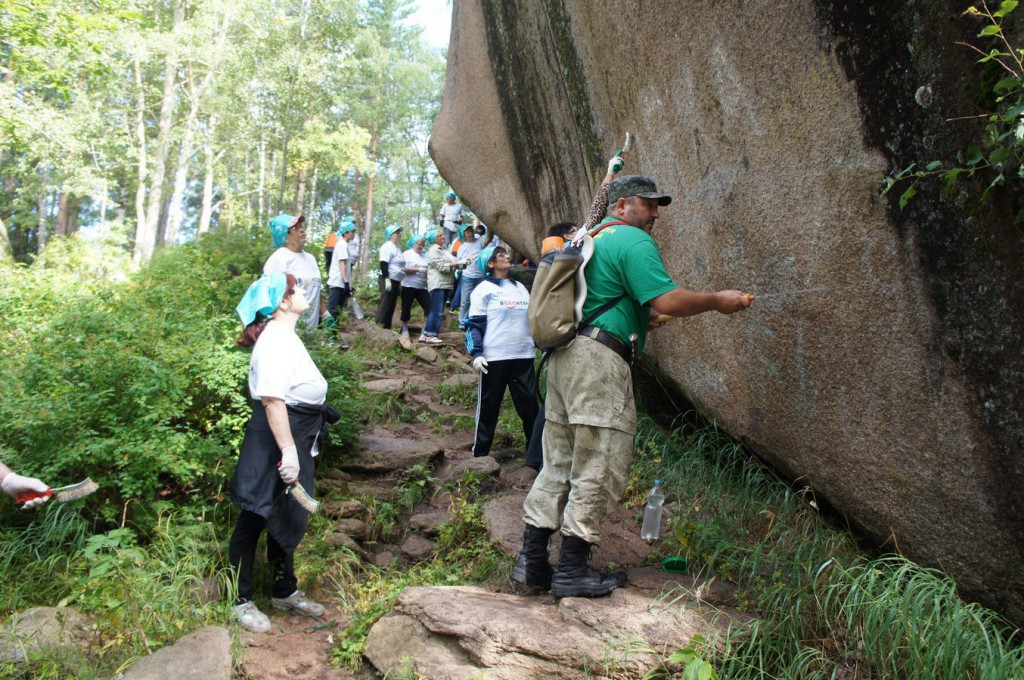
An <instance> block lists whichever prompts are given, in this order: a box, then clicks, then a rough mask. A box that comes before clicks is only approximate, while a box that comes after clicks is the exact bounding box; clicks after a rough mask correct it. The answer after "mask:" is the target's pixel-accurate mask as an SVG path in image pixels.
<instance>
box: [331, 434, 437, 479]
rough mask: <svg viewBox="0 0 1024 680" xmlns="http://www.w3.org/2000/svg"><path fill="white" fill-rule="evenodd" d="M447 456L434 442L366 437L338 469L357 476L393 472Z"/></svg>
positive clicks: (429, 462) (426, 463)
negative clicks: (355, 473)
mask: <svg viewBox="0 0 1024 680" xmlns="http://www.w3.org/2000/svg"><path fill="white" fill-rule="evenodd" d="M442 455H444V450H443V449H442V448H440V447H438V446H437V445H436V444H434V443H432V442H424V441H422V440H416V439H393V438H390V437H363V438H362V439H360V440H359V447H358V449H357V450H356V451H355V452H354V453H352V454H351V455H349V456H348V457H346V458H345V460H343V461H341V462H340V463H339V464H338V465H339V467H341V468H342V469H343V470H348V471H354V472H391V471H393V470H405V469H406V468H410V467H412V466H414V465H429V464H431V463H433V462H434V461H435V460H437V459H438V458H439V457H441V456H442Z"/></svg>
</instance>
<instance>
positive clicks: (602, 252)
mask: <svg viewBox="0 0 1024 680" xmlns="http://www.w3.org/2000/svg"><path fill="white" fill-rule="evenodd" d="M613 221H616V219H615V218H614V217H606V218H605V219H604V220H602V221H601V224H604V223H605V222H613ZM598 226H600V225H598ZM584 276H585V278H586V280H587V299H586V302H584V303H583V318H584V319H589V318H590V317H591V315H593V314H594V313H595V312H597V310H598V309H600V308H601V306H602V305H604V304H606V303H608V302H610V301H611V300H614V299H615V298H617V297H619V296H620V295H622V294H623V293H625V295H626V297H625V298H623V299H622V300H620V301H619V302H618V303H617V304H616V305H615V306H614V307H612V308H611V309H609V310H608V311H606V312H605V313H604V314H602V315H601V316H600V317H598V318H597V319H595V320H594V321H593V322H592V323H591V325H593V326H597V327H598V328H601V329H603V330H605V331H607V332H609V333H611V334H612V335H614V336H615V337H617V338H618V339H619V340H622V342H624V343H625V344H626V346H629V336H630V335H631V334H633V333H636V334H637V354H638V356H639V354H642V353H643V351H644V344H645V342H646V341H647V324H648V323H650V314H651V306H650V304H648V303H649V302H650V301H651V300H653V299H654V298H656V297H658V296H659V295H661V294H662V293H667V292H669V291H670V290H674V289H675V288H677V287H678V286H676V284H675V283H673V282H672V279H671V278H670V277H669V275H668V272H667V271H665V263H664V262H662V260H661V253H659V252H658V246H657V245H655V243H654V239H653V238H651V236H650V234H648V233H647V232H646V231H644V230H643V229H640V228H638V227H630V226H625V225H615V226H612V227H605V228H604V229H602V230H601V231H600V232H598V233H597V235H596V236H594V254H593V256H592V257H591V258H590V261H589V262H587V268H586V270H585V271H584Z"/></svg>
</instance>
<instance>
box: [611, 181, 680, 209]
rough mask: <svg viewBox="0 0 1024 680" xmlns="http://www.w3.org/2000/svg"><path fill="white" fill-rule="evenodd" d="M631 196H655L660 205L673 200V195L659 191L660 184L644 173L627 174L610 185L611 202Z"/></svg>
mask: <svg viewBox="0 0 1024 680" xmlns="http://www.w3.org/2000/svg"><path fill="white" fill-rule="evenodd" d="M631 196H640V197H641V198H653V199H656V200H657V201H658V205H668V204H669V203H671V202H672V197H671V196H669V195H668V194H662V193H659V192H658V186H657V185H656V184H655V183H654V180H653V179H651V178H650V177H644V176H643V175H626V176H625V177H619V178H618V179H616V180H615V181H613V182H612V183H611V184H609V185H608V202H609V203H614V202H615V201H617V200H619V199H620V198H630V197H631Z"/></svg>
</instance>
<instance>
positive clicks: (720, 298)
mask: <svg viewBox="0 0 1024 680" xmlns="http://www.w3.org/2000/svg"><path fill="white" fill-rule="evenodd" d="M621 167H622V159H621V158H619V157H616V158H613V159H612V160H611V161H610V163H609V171H608V175H607V176H606V177H605V181H604V182H603V183H602V186H601V191H600V192H599V195H598V198H597V199H596V200H595V206H597V207H596V208H595V210H596V213H595V215H594V216H592V220H588V222H587V223H585V224H584V228H586V227H590V226H591V224H592V222H595V221H597V219H599V220H600V221H599V222H598V223H597V224H596V226H595V227H594V228H593V229H590V230H588V231H587V233H588V237H587V238H592V245H593V251H592V255H591V256H590V259H589V261H588V263H587V266H586V268H585V270H584V278H585V282H586V296H585V299H583V300H582V318H583V319H585V320H586V323H585V324H583V325H582V327H580V328H579V329H578V332H577V334H576V336H575V337H574V338H573V339H572V340H571V341H569V342H568V343H567V344H565V345H563V346H561V347H559V348H557V349H555V350H553V351H552V352H551V355H550V359H549V361H548V378H547V394H546V397H545V399H544V402H543V409H542V408H541V407H540V405H539V403H538V398H537V395H536V392H535V389H536V387H535V386H536V383H537V375H536V370H535V354H536V350H535V345H534V341H533V338H532V336H531V333H530V327H529V322H528V318H527V313H528V309H529V306H530V292H529V291H528V290H527V288H526V287H525V286H524V285H523V284H521V283H519V282H518V281H515V280H514V279H512V278H510V276H509V274H510V271H511V268H512V261H511V259H510V257H509V253H508V251H507V250H506V248H505V247H504V246H502V245H500V244H496V243H495V242H494V241H493V235H492V234H491V233H490V232H489V230H487V228H486V227H484V228H483V229H482V233H479V234H478V233H477V229H476V225H466V226H464V227H463V226H462V224H461V222H462V220H463V217H462V215H463V213H462V208H461V206H460V205H459V204H458V203H457V202H456V200H455V198H456V197H455V195H454V194H453V193H449V194H448V195H447V196H446V202H445V206H444V208H443V209H442V211H441V215H440V222H441V223H440V225H439V227H438V228H437V229H433V230H430V231H428V232H426V233H423V234H416V235H413V236H412V237H410V238H408V239H407V240H406V241H405V242H404V246H405V248H404V249H403V248H402V245H403V242H402V238H403V229H402V227H400V226H391V227H389V228H387V229H386V230H385V238H386V240H385V242H384V244H383V246H382V247H381V249H380V258H379V264H380V279H379V280H380V292H381V300H380V304H379V306H378V308H377V314H376V321H377V323H378V324H380V325H381V326H384V327H385V328H390V327H391V324H392V317H393V315H394V311H395V307H396V305H397V303H398V301H399V300H401V302H402V306H401V316H400V318H401V322H402V332H403V335H406V336H407V335H408V332H409V325H408V324H409V320H410V314H411V310H412V307H413V304H414V303H415V304H419V305H420V307H421V308H422V309H423V312H424V314H425V317H426V320H425V323H424V326H423V331H422V334H421V337H420V340H421V341H422V342H425V343H428V344H434V343H439V342H440V339H439V338H438V335H439V333H440V330H441V326H442V320H443V312H444V307H445V304H446V302H447V301H448V300H450V298H449V296H450V295H451V294H452V293H453V292H454V291H455V290H459V291H460V292H461V301H460V304H459V306H458V308H459V322H460V326H461V327H462V328H463V329H464V331H465V342H466V350H467V352H468V353H469V355H470V356H471V357H472V365H473V368H474V369H476V370H477V371H478V372H479V382H478V400H477V411H476V423H475V425H476V427H475V432H474V442H473V455H474V456H486V455H489V454H490V451H491V447H492V444H493V441H494V434H495V428H496V425H497V420H498V415H499V410H500V406H501V403H502V400H503V398H504V394H505V391H506V390H508V391H509V392H510V393H511V397H512V402H513V405H514V407H515V409H516V412H517V413H518V415H519V418H520V420H521V421H522V427H523V434H524V437H525V439H526V442H527V456H526V463H527V464H528V465H529V466H530V467H533V468H534V469H536V470H538V471H539V472H538V474H537V477H536V479H535V480H534V482H533V485H532V487H531V489H530V491H529V494H528V495H527V497H526V500H525V502H524V504H523V520H524V525H525V526H524V531H523V542H522V548H521V550H520V551H519V553H518V555H517V558H516V561H515V564H514V567H513V570H512V578H513V580H515V581H516V582H518V583H521V584H524V585H527V586H530V587H534V588H542V589H550V590H551V593H552V594H553V595H555V596H556V597H578V596H582V597H598V596H602V595H606V594H608V593H610V592H611V591H613V590H614V589H616V588H618V587H621V586H623V585H624V584H625V582H626V577H625V574H624V572H615V573H611V574H605V573H601V572H599V571H597V570H594V569H592V568H591V567H590V566H589V564H588V560H589V556H590V551H591V549H592V547H593V546H594V545H596V544H598V543H599V542H600V540H601V526H602V523H603V522H604V520H605V519H606V517H607V516H608V514H609V513H610V512H611V511H612V510H613V508H614V507H615V506H616V504H617V503H618V502H619V501H620V500H621V498H622V495H623V493H624V491H625V488H626V484H627V481H628V478H629V470H630V466H631V463H632V459H633V438H634V436H635V433H636V420H637V416H636V405H635V401H634V394H633V379H632V378H633V370H634V367H635V365H636V361H637V359H638V358H639V356H640V355H641V354H642V353H643V351H644V348H645V346H646V341H647V333H648V331H650V330H653V329H655V328H658V327H659V326H660V325H661V323H660V322H659V320H658V317H659V316H661V315H668V316H673V317H686V316H693V315H696V314H701V313H704V312H709V311H716V312H719V313H722V314H732V313H735V312H739V311H742V310H744V309H746V308H747V307H749V305H750V303H751V299H750V298H749V297H748V296H746V295H745V294H743V293H742V292H741V291H739V290H722V291H718V292H714V293H699V292H694V291H691V290H688V289H686V288H683V287H681V286H678V285H677V284H676V283H674V282H673V281H672V279H671V277H670V276H669V274H668V272H667V271H666V269H665V265H664V263H663V261H662V258H661V254H660V252H659V250H658V246H657V245H656V243H655V241H654V239H653V237H652V231H653V229H654V226H655V223H656V221H657V220H658V218H659V217H660V210H661V209H662V208H664V207H666V206H668V205H670V204H671V203H672V198H671V196H669V195H668V194H665V193H662V192H661V191H659V189H658V187H657V185H656V183H655V182H654V181H653V180H651V179H649V178H647V177H643V176H638V175H632V176H625V177H618V178H616V174H617V173H618V171H619V169H621ZM593 218H596V219H593ZM269 226H270V231H271V235H272V239H273V244H274V246H276V248H277V249H276V250H275V251H274V252H273V253H272V254H271V255H270V257H269V258H268V260H267V261H266V264H265V266H264V270H263V275H262V276H261V277H260V278H259V279H258V280H257V281H255V282H254V283H253V284H252V285H251V286H250V287H249V289H248V290H247V292H246V294H245V296H244V297H243V298H242V300H241V301H240V302H239V304H238V306H237V308H236V311H237V313H238V316H239V319H240V320H241V323H242V331H241V333H240V335H239V338H238V340H237V344H238V345H241V346H243V347H251V348H252V356H251V359H250V365H249V381H248V387H249V394H250V396H251V399H252V402H251V405H252V414H251V417H250V420H249V422H248V424H247V425H246V429H245V437H244V441H243V443H242V447H241V451H240V455H239V459H238V463H237V466H236V469H235V472H234V475H233V477H232V481H231V499H232V502H233V503H234V504H235V505H236V506H238V508H239V510H240V513H239V517H238V521H237V524H236V526H235V528H234V531H233V533H232V536H231V540H230V547H229V552H228V556H229V561H230V563H231V565H232V567H233V569H234V570H235V572H236V575H237V582H238V593H237V600H236V602H235V607H234V614H235V617H236V618H237V620H238V621H239V622H240V624H241V625H242V626H243V627H245V628H246V629H248V630H250V631H254V632H266V631H268V630H269V629H270V621H269V619H268V618H267V616H266V615H265V614H263V613H262V612H261V611H260V610H259V609H258V608H257V607H256V605H255V603H254V602H253V597H254V594H255V581H254V567H253V565H254V561H255V554H256V547H257V543H258V540H259V538H260V536H261V535H262V534H263V532H264V531H266V533H267V541H266V542H267V560H268V562H269V565H270V568H271V572H272V580H273V586H272V592H271V595H272V597H271V604H272V606H273V607H275V608H280V609H285V610H291V611H294V612H297V613H300V614H304V615H308V616H320V615H322V614H323V613H324V607H323V605H321V604H319V603H317V602H314V601H312V600H310V599H309V598H307V597H306V595H305V594H304V593H303V592H302V591H301V590H299V588H298V581H297V579H296V575H295V551H296V548H297V546H298V545H299V543H300V542H301V540H302V538H303V537H304V535H305V532H306V527H307V522H308V510H307V509H306V507H305V506H304V504H303V503H302V502H301V501H300V499H299V494H301V493H302V492H303V491H307V492H309V491H312V489H313V478H314V470H315V465H316V462H315V461H316V457H317V455H318V452H319V448H320V446H322V445H323V443H324V442H325V440H326V437H327V428H326V426H327V424H328V423H332V422H335V421H336V420H337V419H338V418H339V414H338V412H337V411H335V410H334V409H333V408H331V407H330V406H329V405H327V403H326V397H327V391H328V385H327V382H326V380H325V379H324V377H323V375H322V374H321V373H320V371H319V370H318V368H317V366H316V365H315V364H314V362H313V360H312V358H311V357H310V355H309V352H308V351H307V350H306V347H305V345H304V344H303V341H302V337H301V335H300V333H299V332H297V331H299V330H307V329H313V328H317V327H318V326H319V327H324V328H328V329H330V328H333V327H334V324H335V318H336V316H337V314H338V310H340V309H343V308H344V306H345V302H346V299H347V298H348V297H349V296H350V295H351V292H352V281H353V279H352V265H353V262H354V260H355V259H356V257H355V254H354V253H352V252H351V250H350V247H351V244H352V243H353V241H354V239H355V238H356V234H357V229H356V227H355V224H354V222H353V221H352V220H345V221H343V222H342V224H341V225H340V227H339V228H338V229H337V237H336V239H335V240H334V241H333V242H332V243H331V253H330V255H328V259H327V265H328V266H327V270H328V276H327V279H326V280H327V286H328V288H329V289H330V292H329V294H328V295H327V296H325V295H324V294H323V283H322V279H321V274H320V268H319V265H318V263H317V261H316V258H315V257H313V255H311V254H310V253H308V252H306V251H305V245H306V243H307V233H306V222H305V218H304V217H303V216H301V215H299V216H291V215H285V214H282V215H278V216H276V217H274V218H273V219H271V220H270V225H269ZM579 229H580V227H579V226H578V225H577V223H575V222H560V223H558V224H556V225H554V226H553V227H551V229H550V230H549V233H548V238H546V239H545V241H544V244H543V246H542V250H543V251H547V250H551V249H553V248H559V247H561V246H562V244H563V243H564V242H565V241H568V240H571V239H573V238H574V237H577V238H579V236H578V230H579ZM455 239H458V240H459V241H460V242H461V245H460V248H459V250H458V251H457V252H453V251H452V248H451V241H452V240H455ZM357 252H358V251H357ZM459 274H461V277H460V280H459V282H458V283H456V277H457V275H459ZM325 297H326V299H325ZM453 309H455V305H454V304H453ZM0 489H2V490H3V492H4V493H6V494H8V495H10V496H18V495H19V494H22V493H25V492H29V491H32V492H37V493H43V492H45V491H46V490H47V487H46V485H45V484H44V483H43V482H41V481H40V480H38V479H34V478H31V477H23V476H21V475H18V474H16V473H14V472H13V471H11V470H10V469H9V468H7V467H6V466H4V465H3V464H2V463H0ZM45 500H46V496H45V495H44V496H42V497H41V498H39V499H35V500H32V501H29V502H27V503H26V504H25V505H26V507H29V506H31V505H36V504H39V503H42V502H45ZM556 531H557V532H560V533H561V536H562V548H561V553H560V555H559V556H558V559H557V564H556V566H554V567H552V566H551V563H550V556H549V551H548V545H549V542H550V538H551V536H552V535H553V534H554V533H555V532H556Z"/></svg>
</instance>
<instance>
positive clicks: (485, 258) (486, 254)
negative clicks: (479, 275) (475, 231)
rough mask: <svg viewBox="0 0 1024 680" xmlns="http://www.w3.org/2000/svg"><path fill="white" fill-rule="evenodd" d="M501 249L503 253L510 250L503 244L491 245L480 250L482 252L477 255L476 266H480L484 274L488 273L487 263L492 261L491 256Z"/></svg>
mask: <svg viewBox="0 0 1024 680" xmlns="http://www.w3.org/2000/svg"><path fill="white" fill-rule="evenodd" d="M499 250H500V251H501V252H503V253H505V252H508V251H506V250H505V249H504V248H503V247H502V246H491V247H490V248H484V249H483V250H481V251H480V254H479V255H477V256H476V266H477V267H479V268H480V271H482V272H483V273H484V274H486V273H487V263H488V262H490V261H491V258H492V257H494V255H495V253H496V252H497V251H499Z"/></svg>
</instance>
